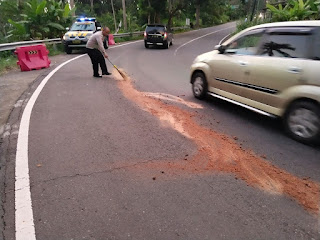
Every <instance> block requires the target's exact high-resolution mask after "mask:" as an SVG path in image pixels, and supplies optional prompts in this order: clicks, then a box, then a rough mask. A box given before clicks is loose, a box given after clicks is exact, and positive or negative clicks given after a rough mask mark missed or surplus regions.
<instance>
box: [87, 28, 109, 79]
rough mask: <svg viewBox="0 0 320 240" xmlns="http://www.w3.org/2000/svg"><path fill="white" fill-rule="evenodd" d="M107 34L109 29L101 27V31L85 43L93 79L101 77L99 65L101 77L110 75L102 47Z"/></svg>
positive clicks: (105, 54)
mask: <svg viewBox="0 0 320 240" xmlns="http://www.w3.org/2000/svg"><path fill="white" fill-rule="evenodd" d="M109 33H110V29H109V28H108V27H103V28H102V30H101V31H97V32H96V33H94V34H93V35H92V36H91V37H90V39H89V40H88V42H87V45H86V48H87V52H88V55H89V57H90V59H91V62H92V68H93V76H94V77H98V78H101V77H102V76H101V75H100V74H99V64H100V68H101V70H102V75H111V73H109V72H108V69H107V65H106V61H105V59H104V58H107V57H108V55H107V53H106V50H105V49H104V46H103V41H104V39H105V38H106V37H107V36H108V34H109Z"/></svg>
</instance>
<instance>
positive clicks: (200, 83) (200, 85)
mask: <svg viewBox="0 0 320 240" xmlns="http://www.w3.org/2000/svg"><path fill="white" fill-rule="evenodd" d="M191 83H192V92H193V95H194V97H195V98H198V99H204V98H205V97H206V95H207V92H208V83H207V80H206V77H205V76H204V74H203V73H202V72H196V73H194V74H193V75H192V78H191Z"/></svg>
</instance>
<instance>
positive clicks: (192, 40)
mask: <svg viewBox="0 0 320 240" xmlns="http://www.w3.org/2000/svg"><path fill="white" fill-rule="evenodd" d="M229 28H234V27H227V28H223V29H220V30H217V31H214V32H211V33H207V34H205V35H203V36H200V37H197V38H194V39H191V40H190V41H188V42H186V43H184V44H182V45H181V46H179V47H178V48H177V49H176V50H175V51H174V56H176V55H177V52H178V51H179V50H180V48H182V47H184V46H186V45H187V44H189V43H192V42H194V41H197V40H199V39H201V38H204V37H206V36H209V35H211V34H214V33H217V32H221V31H224V30H227V29H229Z"/></svg>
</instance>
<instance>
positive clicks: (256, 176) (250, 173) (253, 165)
mask: <svg viewBox="0 0 320 240" xmlns="http://www.w3.org/2000/svg"><path fill="white" fill-rule="evenodd" d="M115 75H116V74H115ZM119 80H122V79H121V77H120V76H119ZM124 80H125V81H119V83H118V85H119V88H120V89H121V90H122V92H123V94H124V95H125V96H126V97H127V98H128V99H129V100H131V101H133V102H135V103H136V104H137V105H139V107H140V108H142V109H143V110H145V111H147V112H150V113H151V114H152V115H154V116H156V117H157V118H159V119H160V120H161V122H162V123H163V124H164V125H167V126H170V127H172V128H173V129H175V130H176V131H178V132H180V133H181V134H183V135H184V136H186V137H188V138H189V139H191V140H192V141H194V143H195V144H196V146H197V153H196V154H195V155H194V156H190V159H186V158H184V156H183V157H182V159H181V160H179V161H174V162H170V161H161V162H160V163H159V162H150V163H147V164H145V165H144V167H146V168H155V169H159V170H163V169H171V170H174V171H175V172H177V171H182V172H187V173H195V174H207V173H212V172H215V171H219V172H225V173H232V174H234V175H235V176H236V178H239V179H242V180H243V181H245V182H246V183H247V184H249V185H251V186H254V187H258V188H260V189H263V190H266V191H268V192H270V193H273V194H286V195H287V196H289V197H291V198H293V199H295V200H296V201H297V202H298V203H300V204H301V205H302V206H303V207H304V208H305V209H307V210H308V211H310V212H312V213H319V198H320V188H319V186H320V185H319V183H317V182H314V181H311V180H308V179H307V178H304V179H301V178H298V177H296V176H294V175H292V174H290V173H288V172H287V171H285V170H282V169H280V168H278V167H276V166H274V165H272V164H270V163H269V162H267V161H266V160H263V159H262V158H261V157H259V156H257V155H256V154H255V153H254V152H252V151H248V150H245V149H242V148H241V146H239V144H237V143H236V142H235V141H234V140H233V139H232V138H230V137H228V136H226V135H223V134H219V133H217V132H215V131H213V130H211V129H208V128H206V127H203V126H200V125H199V124H198V123H197V122H196V121H195V120H194V119H193V118H194V117H195V116H196V115H195V114H194V113H190V112H187V111H185V110H182V109H180V108H178V107H177V106H173V105H168V104H165V103H163V102H162V101H161V100H159V99H154V98H152V97H149V96H147V94H144V93H143V92H139V91H137V90H136V89H134V87H133V86H132V83H131V80H130V78H129V77H127V76H126V75H125V76H124ZM188 158H189V157H188Z"/></svg>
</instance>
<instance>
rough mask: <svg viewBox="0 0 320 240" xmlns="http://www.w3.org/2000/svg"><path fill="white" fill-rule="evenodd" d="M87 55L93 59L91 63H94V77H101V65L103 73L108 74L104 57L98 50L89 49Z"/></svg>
mask: <svg viewBox="0 0 320 240" xmlns="http://www.w3.org/2000/svg"><path fill="white" fill-rule="evenodd" d="M87 53H88V55H89V57H90V59H91V62H92V67H93V75H94V76H98V75H99V64H100V67H101V70H102V73H106V72H108V69H107V65H106V61H105V59H104V56H103V55H102V53H101V52H100V51H99V50H98V49H90V48H87Z"/></svg>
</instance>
